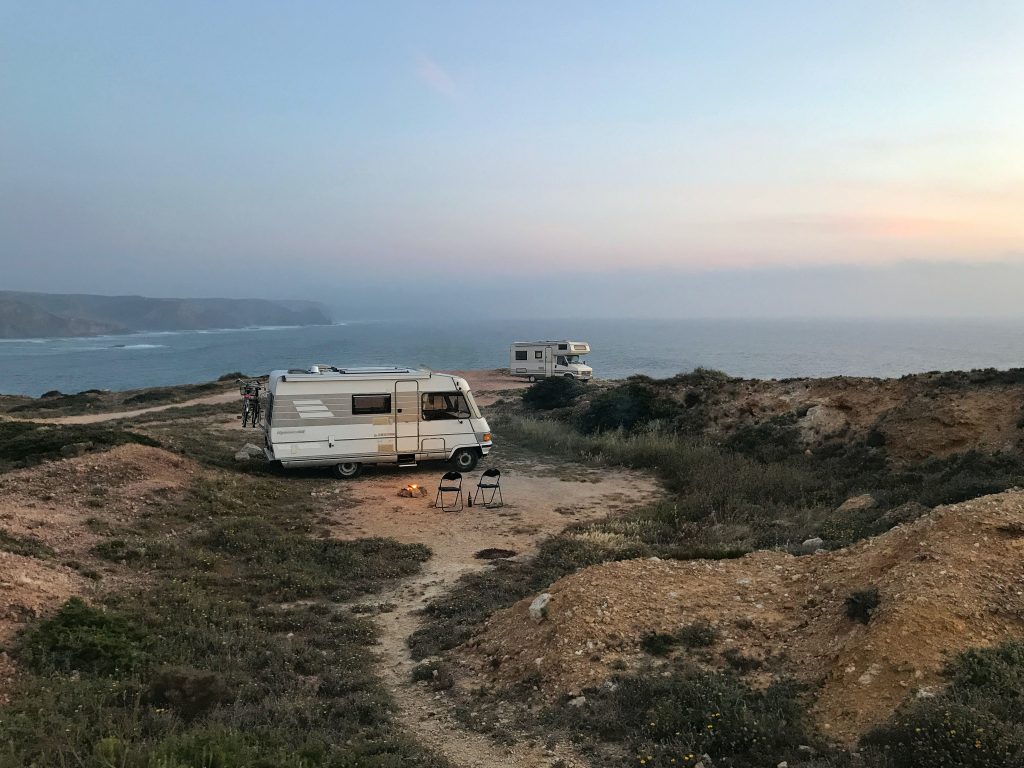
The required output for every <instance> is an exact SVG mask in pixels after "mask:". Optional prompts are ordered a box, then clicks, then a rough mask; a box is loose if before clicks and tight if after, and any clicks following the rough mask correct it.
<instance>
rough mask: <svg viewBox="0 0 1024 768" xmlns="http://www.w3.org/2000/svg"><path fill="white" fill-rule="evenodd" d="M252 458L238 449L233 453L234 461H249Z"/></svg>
mask: <svg viewBox="0 0 1024 768" xmlns="http://www.w3.org/2000/svg"><path fill="white" fill-rule="evenodd" d="M251 458H252V456H250V455H249V454H248V453H247V452H246V451H239V452H238V453H236V454H235V461H249V460H250V459H251Z"/></svg>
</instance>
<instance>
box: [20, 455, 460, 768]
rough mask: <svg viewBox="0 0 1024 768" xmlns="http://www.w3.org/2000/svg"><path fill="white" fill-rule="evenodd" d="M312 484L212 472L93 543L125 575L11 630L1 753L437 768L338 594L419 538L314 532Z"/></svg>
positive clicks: (387, 573)
mask: <svg viewBox="0 0 1024 768" xmlns="http://www.w3.org/2000/svg"><path fill="white" fill-rule="evenodd" d="M312 487H314V486H313V485H312V484H310V483H309V482H307V481H305V480H304V479H303V478H301V477H298V478H292V479H291V480H290V481H289V482H288V483H284V482H279V481H277V480H276V479H275V478H272V477H261V476H250V475H245V474H241V473H220V474H219V475H217V476H216V477H215V478H213V479H208V480H202V481H199V482H198V483H197V484H196V486H195V487H194V488H193V490H192V493H191V494H189V495H188V497H187V498H186V500H185V501H184V502H183V501H181V500H165V501H160V500H155V501H154V502H153V503H152V504H151V505H149V506H148V507H147V513H146V515H145V516H144V517H143V518H140V519H139V521H137V523H136V524H135V526H134V527H133V529H132V530H119V531H118V532H117V536H116V538H112V539H108V540H107V541H106V542H105V543H104V544H101V545H100V546H99V548H98V549H99V550H100V551H101V552H102V553H103V554H104V555H105V556H107V557H110V558H114V559H118V560H120V561H122V562H124V563H125V564H124V565H123V566H121V567H122V568H127V569H130V573H131V578H130V579H127V580H125V582H123V583H126V584H130V585H133V586H131V587H129V588H127V589H126V590H125V591H120V592H116V593H112V594H109V595H107V596H106V597H104V598H102V599H100V600H99V601H98V602H96V603H95V604H91V605H90V604H87V603H85V602H83V601H82V600H80V599H78V598H73V599H71V600H69V601H68V602H67V603H66V604H65V605H64V606H63V607H62V608H61V609H60V610H59V611H58V612H57V613H56V614H54V615H53V616H51V617H50V618H47V619H44V620H42V621H40V622H38V623H36V624H35V625H33V626H30V627H29V628H28V629H27V630H26V631H25V632H24V633H23V634H22V635H21V637H20V638H19V639H18V641H17V643H16V645H15V648H14V653H15V654H16V656H17V658H18V659H19V660H20V661H21V662H22V664H23V669H24V670H25V672H24V674H22V675H21V676H20V678H19V680H18V682H17V685H16V687H15V690H14V691H13V692H12V695H11V700H10V702H9V703H8V704H7V706H6V709H5V712H4V716H3V717H2V718H0V764H2V765H38V766H50V765H52V766H78V767H79V768H111V766H117V767H118V768H158V767H159V768H186V767H188V768H192V767H197V768H198V767H201V768H278V767H284V768H320V767H323V768H328V767H330V768H341V767H343V766H352V767H353V768H354V767H355V766H368V767H369V768H391V767H392V766H397V765H418V766H427V767H428V768H442V766H444V765H445V763H444V762H443V761H442V760H440V759H439V758H437V757H435V756H434V755H432V754H430V753H427V752H425V751H424V750H423V749H422V748H421V747H419V746H417V745H416V744H415V743H413V742H412V741H411V740H409V739H407V738H406V737H405V736H404V735H403V734H402V733H401V731H400V730H399V729H398V728H396V726H395V725H394V724H393V723H392V721H391V718H390V706H391V705H390V701H389V699H388V696H387V693H386V692H385V690H384V688H383V687H382V686H381V684H380V682H379V681H378V679H377V678H376V677H375V676H374V674H373V671H372V667H373V665H372V661H371V653H372V651H371V646H372V644H373V642H374V639H375V630H374V627H373V625H372V623H371V622H370V620H368V619H366V618H363V617H360V616H358V615H356V614H354V613H352V612H351V611H350V610H348V608H347V606H344V605H339V604H338V603H337V601H338V600H342V599H347V598H349V597H351V596H354V595H358V594H362V593H368V592H372V591H374V590H375V589H378V588H379V587H380V586H381V585H382V584H384V583H386V582H387V581H388V580H389V579H392V578H396V577H398V576H401V575H404V574H409V573H412V572H414V571H415V570H416V569H417V568H418V567H419V566H420V563H422V561H423V560H424V559H425V558H426V557H427V556H428V555H429V552H428V551H427V550H426V549H425V548H424V547H422V546H415V545H402V544H398V543H396V542H393V541H390V540H380V539H371V540H366V541H351V542H332V541H330V540H327V539H322V538H318V537H317V536H316V533H317V531H316V528H315V527H314V525H313V521H312V517H311V516H312V512H313V507H312V506H311V504H310V501H309V492H310V489H311V488H312Z"/></svg>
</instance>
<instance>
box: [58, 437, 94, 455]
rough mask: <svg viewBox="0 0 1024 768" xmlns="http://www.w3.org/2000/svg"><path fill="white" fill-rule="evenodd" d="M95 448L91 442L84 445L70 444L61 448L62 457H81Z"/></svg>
mask: <svg viewBox="0 0 1024 768" xmlns="http://www.w3.org/2000/svg"><path fill="white" fill-rule="evenodd" d="M92 448H93V443H92V442H91V441H88V440H87V441H85V442H84V443H69V444H68V445H63V446H61V449H60V455H61V456H64V457H66V458H71V457H72V456H81V455H82V454H84V453H88V452H89V451H91V450H92Z"/></svg>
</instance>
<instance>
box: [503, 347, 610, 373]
mask: <svg viewBox="0 0 1024 768" xmlns="http://www.w3.org/2000/svg"><path fill="white" fill-rule="evenodd" d="M589 353H590V345H589V344H588V343H587V342H585V341H517V342H515V343H514V344H513V345H512V347H511V349H509V353H508V357H509V360H508V370H509V373H511V374H512V375H513V376H526V377H527V378H529V379H530V381H536V380H537V379H543V378H546V377H548V376H566V377H568V378H572V379H580V380H581V381H586V380H587V379H589V378H590V377H591V376H593V375H594V369H593V368H591V367H590V366H589V365H587V364H586V363H584V362H582V361H580V355H586V354H589Z"/></svg>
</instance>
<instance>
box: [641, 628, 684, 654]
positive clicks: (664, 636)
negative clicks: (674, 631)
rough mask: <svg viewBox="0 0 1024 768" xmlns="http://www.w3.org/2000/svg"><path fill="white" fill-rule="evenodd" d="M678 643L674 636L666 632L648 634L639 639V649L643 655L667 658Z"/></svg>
mask: <svg viewBox="0 0 1024 768" xmlns="http://www.w3.org/2000/svg"><path fill="white" fill-rule="evenodd" d="M678 642H679V640H678V638H677V637H676V636H675V635H670V634H668V633H666V632H649V633H648V634H646V635H644V636H643V637H642V638H640V647H641V648H642V649H643V651H644V653H649V654H651V655H652V656H667V655H668V653H669V651H671V650H672V649H673V648H675V647H676V644H677V643H678Z"/></svg>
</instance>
